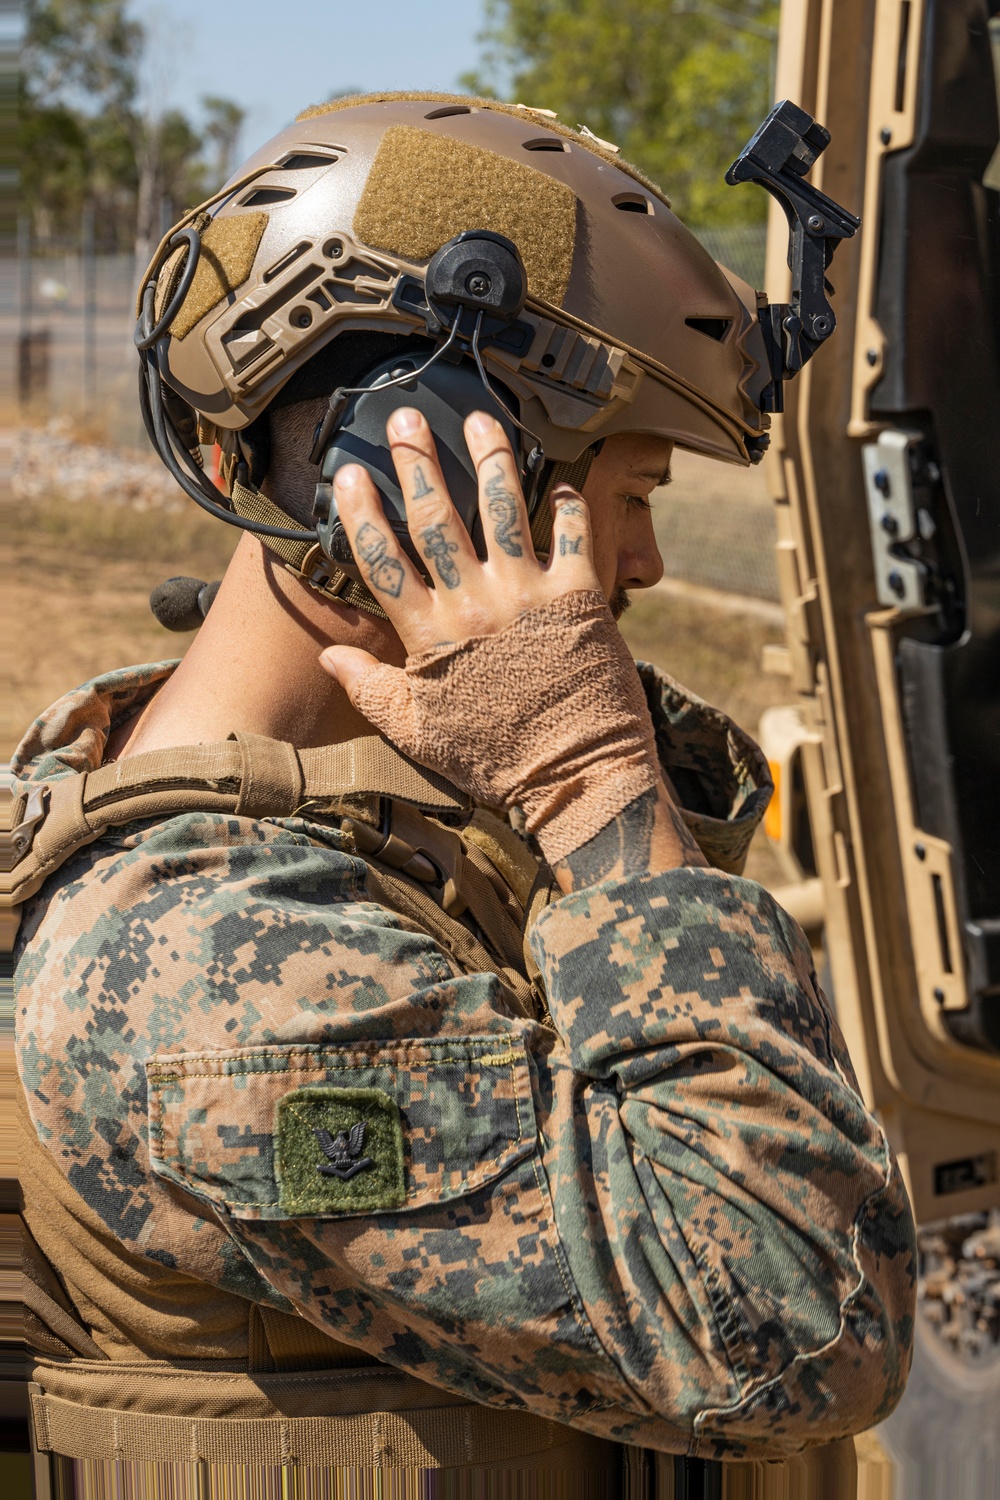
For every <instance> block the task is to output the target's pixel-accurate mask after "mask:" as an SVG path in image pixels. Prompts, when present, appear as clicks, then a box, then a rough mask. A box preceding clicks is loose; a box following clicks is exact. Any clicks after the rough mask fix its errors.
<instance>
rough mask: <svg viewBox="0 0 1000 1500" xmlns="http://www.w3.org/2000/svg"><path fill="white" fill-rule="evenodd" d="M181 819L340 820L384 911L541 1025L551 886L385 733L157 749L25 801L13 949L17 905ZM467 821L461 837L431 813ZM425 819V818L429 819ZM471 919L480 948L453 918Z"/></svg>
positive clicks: (1, 906)
mask: <svg viewBox="0 0 1000 1500" xmlns="http://www.w3.org/2000/svg"><path fill="white" fill-rule="evenodd" d="M183 811H208V812H224V813H226V812H228V813H233V814H235V815H236V816H242V817H249V818H265V817H272V818H274V817H290V816H293V815H295V814H298V813H308V814H309V815H311V816H323V815H324V814H326V815H331V814H332V815H339V816H340V821H341V826H342V827H343V828H344V830H345V832H347V833H348V834H349V835H350V836H351V837H352V839H353V841H354V845H355V848H356V850H357V852H358V853H359V854H360V855H361V857H362V858H363V859H364V860H365V862H366V863H367V864H368V866H369V871H370V884H371V886H372V893H373V896H374V898H375V899H376V900H381V901H382V902H383V904H385V905H387V906H389V907H390V908H391V909H393V910H395V911H398V912H401V913H402V914H403V915H404V916H407V917H409V918H410V919H411V920H412V921H414V922H415V923H416V924H417V925H418V926H420V927H421V928H422V929H423V930H425V931H427V932H429V933H430V934H431V935H432V936H434V937H435V938H436V939H437V940H438V941H439V942H441V944H442V946H443V947H444V948H445V949H446V950H447V951H448V952H449V953H450V954H451V955H452V957H453V958H454V959H455V961H456V963H457V964H458V965H459V967H460V968H461V969H463V971H465V972H481V971H483V970H486V971H490V970H493V971H495V972H497V974H498V975H499V977H500V978H501V980H502V981H503V982H504V983H505V984H506V985H507V987H508V988H509V989H510V990H511V991H512V993H513V994H514V995H515V996H516V998H517V1000H518V1002H519V1005H520V1007H521V1008H522V1010H523V1011H524V1013H525V1014H528V1015H535V1016H539V1015H544V991H543V989H542V986H541V976H540V974H539V972H538V969H537V966H536V965H535V964H534V960H533V958H532V956H531V954H530V950H529V949H528V947H527V941H526V932H527V929H528V927H529V926H530V925H531V924H532V923H533V921H534V919H535V917H536V916H537V914H538V911H539V910H540V909H541V907H542V906H543V905H544V904H545V902H546V901H547V900H548V899H549V896H550V894H551V885H550V883H549V882H547V881H546V880H545V879H544V878H540V876H539V869H540V866H539V862H538V861H537V860H536V859H535V857H534V855H533V854H532V853H531V851H530V850H529V849H528V848H527V846H526V845H524V844H522V842H521V840H520V839H519V838H518V837H517V835H516V834H515V833H514V832H513V830H512V829H510V828H508V827H507V826H506V825H505V824H503V823H501V821H500V820H499V819H498V818H495V817H493V816H491V815H490V814H488V813H486V812H484V811H483V810H482V809H476V810H474V811H473V810H472V807H471V803H470V801H469V799H468V798H467V797H465V796H464V795H463V794H462V793H461V792H459V791H458V789H457V788H456V787H454V786H452V784H451V783H450V782H448V781H446V780H445V779H444V777H441V776H438V775H437V774H435V773H434V772H432V771H428V770H426V769H425V768H424V767H422V766H419V765H417V764H416V763H415V762H413V761H410V760H408V759H406V758H405V757H404V756H402V755H400V754H399V752H398V751H397V750H395V749H394V748H393V747H392V746H391V745H390V744H389V743H388V741H386V740H384V739H382V738H381V737H379V736H377V735H369V736H365V737H363V738H359V739H356V740H349V741H346V742H345V743H343V744H340V745H326V746H321V747H318V748H316V749H309V750H296V748H295V747H294V746H293V745H290V744H288V743H286V742H284V741H280V740H271V739H267V738H265V737H263V736H260V735H236V736H234V737H233V738H232V739H230V740H226V741H222V742H219V743H216V744H209V745H188V746H182V747H177V748H172V749H166V750H153V751H149V752H147V753H146V754H144V755H135V756H131V757H129V758H128V759H126V760H123V761H120V762H116V763H113V764H111V765H107V766H102V767H101V768H100V769H99V770H95V771H90V772H85V773H82V774H79V775H70V776H65V777H60V778H59V779H58V780H56V781H54V782H52V783H50V784H46V783H38V784H35V785H33V786H30V787H28V788H26V789H25V790H23V791H22V792H21V793H20V794H19V796H18V798H17V800H16V802H15V805H14V807H13V808H12V810H11V813H12V815H11V816H10V817H9V819H8V820H7V821H8V822H10V824H11V825H12V826H11V828H10V829H9V831H7V832H6V833H3V831H2V829H0V837H3V838H4V839H5V841H6V849H5V851H4V852H5V853H6V855H7V858H6V860H4V861H3V864H4V868H3V870H2V873H0V882H2V883H0V911H2V912H3V915H5V916H6V917H7V918H8V920H7V923H6V928H7V931H6V934H5V936H6V938H7V945H6V947H7V951H8V952H9V951H10V949H11V948H12V947H13V942H14V937H15V935H16V931H17V919H18V915H19V908H20V906H21V904H22V903H23V902H24V901H26V900H27V899H28V897H29V896H31V895H33V894H34V893H35V892H36V891H37V890H38V889H39V888H40V886H41V885H42V884H43V883H44V881H45V880H46V879H48V877H49V876H50V875H52V874H54V873H55V872H56V870H58V869H59V868H60V866H61V865H62V864H64V863H65V861H66V860H67V859H69V858H70V857H71V856H72V855H73V854H75V853H76V852H77V850H79V849H81V848H83V847H85V846H86V845H87V844H88V843H92V842H93V841H94V840H96V839H98V838H100V836H101V835H102V834H103V833H104V832H106V830H107V829H108V828H111V827H116V826H121V825H123V824H126V823H132V822H137V821H140V820H144V819H148V818H167V817H172V816H174V815H175V814H176V813H179V812H183ZM458 813H463V814H465V815H466V817H467V818H468V816H469V814H470V813H471V819H470V820H469V821H468V826H467V828H466V830H465V833H466V837H463V836H461V835H459V834H458V833H457V832H456V831H455V830H454V829H451V828H447V827H445V826H444V825H443V824H442V823H440V822H438V821H437V819H436V818H435V816H434V815H435V814H452V815H454V814H458ZM428 814H429V815H430V816H428ZM466 910H468V912H469V913H470V915H471V916H472V918H473V920H474V924H475V927H476V929H478V933H479V934H480V937H481V939H482V941H480V937H477V936H474V935H473V933H472V932H471V931H470V929H469V927H468V926H466V925H464V924H462V923H460V922H459V921H458V920H457V918H458V917H459V916H460V915H461V914H462V912H464V911H466Z"/></svg>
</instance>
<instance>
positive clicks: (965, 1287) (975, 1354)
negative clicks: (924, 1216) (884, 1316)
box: [917, 1209, 1000, 1367]
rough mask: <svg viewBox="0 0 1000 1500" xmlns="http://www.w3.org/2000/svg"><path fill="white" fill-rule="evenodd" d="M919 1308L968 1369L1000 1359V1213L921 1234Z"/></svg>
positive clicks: (932, 1226) (936, 1226)
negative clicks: (968, 1365) (967, 1365)
mask: <svg viewBox="0 0 1000 1500" xmlns="http://www.w3.org/2000/svg"><path fill="white" fill-rule="evenodd" d="M917 1243H918V1246H919V1250H920V1277H919V1280H918V1282H917V1305H918V1307H919V1309H920V1312H921V1313H922V1315H923V1318H924V1321H925V1323H927V1324H928V1325H929V1326H930V1327H931V1328H933V1329H934V1331H935V1332H936V1334H937V1336H938V1337H939V1338H940V1339H941V1340H942V1341H943V1343H944V1344H945V1345H946V1346H947V1348H949V1349H950V1350H951V1352H952V1353H954V1354H956V1355H958V1356H959V1357H960V1358H961V1359H962V1360H963V1361H964V1362H965V1363H968V1364H970V1365H974V1366H977V1367H978V1366H982V1365H984V1364H987V1363H990V1362H992V1361H993V1360H994V1359H996V1358H997V1357H998V1356H1000V1209H992V1210H991V1211H990V1212H989V1213H981V1214H962V1215H961V1216H960V1217H958V1218H955V1219H945V1220H942V1221H941V1222H940V1223H938V1224H927V1225H925V1226H924V1227H923V1228H922V1229H920V1230H918V1232H917Z"/></svg>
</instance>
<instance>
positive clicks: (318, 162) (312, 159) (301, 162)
mask: <svg viewBox="0 0 1000 1500" xmlns="http://www.w3.org/2000/svg"><path fill="white" fill-rule="evenodd" d="M339 160H340V158H339V157H338V156H311V155H310V154H309V152H308V151H299V152H298V153H297V154H296V155H295V156H289V157H287V158H286V160H285V161H283V162H282V163H281V170H282V171H283V172H306V171H308V170H309V168H310V167H331V166H332V165H333V163H334V162H335V161H339Z"/></svg>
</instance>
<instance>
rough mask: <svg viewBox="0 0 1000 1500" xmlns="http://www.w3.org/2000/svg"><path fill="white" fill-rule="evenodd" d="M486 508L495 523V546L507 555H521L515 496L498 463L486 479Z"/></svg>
mask: <svg viewBox="0 0 1000 1500" xmlns="http://www.w3.org/2000/svg"><path fill="white" fill-rule="evenodd" d="M486 509H487V511H488V512H489V515H490V519H491V520H492V521H493V522H494V523H495V528H496V529H495V530H494V533H493V534H494V536H495V537H496V540H497V546H498V547H502V548H503V550H504V552H506V554H507V556H508V557H521V556H523V553H522V551H521V543H520V541H519V537H520V535H521V528H520V527H519V526H518V524H517V496H516V495H515V494H514V493H513V492H512V491H511V490H509V489H508V488H507V483H506V480H505V479H504V477H503V469H502V468H501V467H500V465H499V464H497V471H496V473H495V474H494V476H493V478H492V479H488V480H487V481H486Z"/></svg>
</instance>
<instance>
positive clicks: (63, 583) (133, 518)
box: [0, 475, 788, 884]
mask: <svg viewBox="0 0 1000 1500" xmlns="http://www.w3.org/2000/svg"><path fill="white" fill-rule="evenodd" d="M696 481H697V475H688V476H686V483H687V485H690V484H691V483H692V482H696ZM235 542H236V534H235V532H233V531H232V530H230V529H229V528H227V527H225V526H221V525H219V524H218V523H216V522H214V521H212V520H211V519H210V518H209V517H207V516H204V515H202V514H201V513H200V512H199V511H198V510H197V509H196V507H195V506H194V505H190V506H188V507H187V508H185V509H180V510H177V511H174V510H167V509H162V508H160V509H150V510H146V511H138V510H135V509H134V508H130V507H128V506H123V505H107V506H98V505H94V504H92V503H90V502H75V503H63V502H61V501H60V500H59V499H57V498H51V499H45V500H41V501H37V502H33V503H31V504H30V505H28V506H26V507H24V508H23V509H18V510H15V513H14V514H12V515H11V518H10V523H9V525H8V526H7V528H6V536H5V539H4V545H3V557H4V562H5V563H6V564H7V565H9V577H10V582H9V585H8V586H7V588H5V590H4V597H3V605H2V609H3V616H2V626H3V630H4V637H5V639H6V640H7V641H8V642H9V643H10V646H11V647H12V650H11V652H10V656H11V658H12V659H11V664H10V672H9V691H8V692H7V694H6V695H5V696H4V699H3V703H2V706H0V757H2V758H4V759H6V758H7V757H9V755H10V753H11V751H12V750H13V748H14V745H15V744H16V742H17V740H18V738H19V737H20V734H21V733H22V731H23V730H24V728H25V726H26V725H27V724H28V723H29V722H30V721H31V720H32V719H33V718H34V717H35V715H36V714H37V713H39V712H40V711H41V710H42V709H43V708H45V707H46V706H47V705H48V704H50V703H52V702H54V701H55V699H57V698H58V697H59V696H60V695H61V694H62V693H64V692H66V691H67V690H68V689H69V688H72V687H76V686H77V685H78V684H79V683H81V682H85V681H86V680H87V679H88V678H90V677H93V676H95V675H97V674H98V673H100V672H103V671H107V670H109V669H110V668H112V667H117V666H122V665H125V664H126V663H131V662H140V661H159V660H162V659H164V658H168V657H173V656H179V655H182V654H183V652H184V651H185V650H186V648H187V646H188V644H189V643H190V641H191V639H192V637H191V636H190V635H175V634H173V633H172V632H170V631H167V630H164V629H163V628H162V627H161V626H160V625H158V624H157V623H156V621H155V620H154V619H153V616H152V615H151V614H150V612H149V605H148V598H149V593H150V590H151V589H152V588H154V587H155V585H156V584H158V583H161V582H162V581H163V579H164V578H166V577H169V576H170V575H171V574H175V573H185V574H190V575H193V576H195V577H198V578H205V579H212V578H218V577H220V576H221V574H222V572H223V571H224V569H225V567H226V564H227V562H228V560H229V557H230V555H231V553H232V550H233V547H234V545H235ZM622 628H623V631H624V634H625V637H626V639H627V640H628V643H629V645H630V647H631V648H632V650H633V652H634V654H635V655H636V656H638V657H641V658H643V659H645V660H648V661H653V662H656V663H657V665H659V666H661V667H663V668H664V669H665V670H666V671H668V672H670V673H671V675H672V676H674V677H677V678H678V679H679V680H680V681H681V682H682V683H684V684H685V686H687V687H689V688H691V689H693V690H694V691H695V692H696V693H698V694H699V695H700V696H701V697H703V698H707V699H708V700H709V701H710V702H712V703H715V704H717V705H718V706H719V707H720V708H722V709H724V710H725V711H726V712H727V713H728V714H730V715H731V716H732V717H733V718H734V719H735V720H736V721H737V722H738V723H740V724H742V725H744V726H745V727H746V728H747V729H749V730H750V732H751V733H755V732H756V727H757V723H758V720H759V718H760V715H761V712H762V711H763V709H764V708H766V707H767V706H768V705H769V704H772V703H780V702H782V701H784V700H785V699H786V698H787V696H788V685H787V683H786V682H784V681H783V680H782V679H780V678H774V677H767V676H764V675H763V674H762V672H761V670H760V661H761V652H762V648H763V647H764V645H765V644H767V643H768V642H773V641H777V640H779V639H780V631H779V630H778V629H777V628H775V627H773V626H771V625H768V624H766V623H765V622H763V621H761V620H758V619H754V618H752V617H745V616H741V615H732V614H724V613H721V612H719V611H717V610H711V609H707V608H705V607H704V606H699V607H696V606H693V605H692V604H690V603H688V602H686V601H682V600H678V599H676V598H672V597H670V596H669V595H666V594H663V593H660V592H657V591H653V592H651V593H649V594H643V595H637V596H636V599H635V602H634V604H633V607H632V609H631V610H630V611H629V613H628V614H627V615H626V616H625V618H624V620H623V621H622ZM748 873H751V874H753V875H754V878H756V879H759V880H762V881H763V882H764V883H765V884H780V883H782V877H781V874H780V871H779V869H778V866H777V863H776V861H775V859H774V856H773V855H772V853H771V851H770V849H769V847H768V846H767V843H766V840H764V838H763V836H762V835H761V836H759V837H758V839H757V840H756V841H755V843H754V847H753V849H752V850H751V859H750V865H749V868H748Z"/></svg>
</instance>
